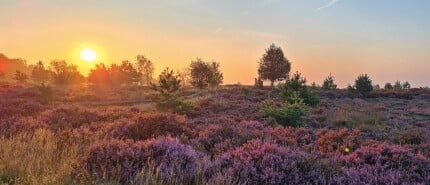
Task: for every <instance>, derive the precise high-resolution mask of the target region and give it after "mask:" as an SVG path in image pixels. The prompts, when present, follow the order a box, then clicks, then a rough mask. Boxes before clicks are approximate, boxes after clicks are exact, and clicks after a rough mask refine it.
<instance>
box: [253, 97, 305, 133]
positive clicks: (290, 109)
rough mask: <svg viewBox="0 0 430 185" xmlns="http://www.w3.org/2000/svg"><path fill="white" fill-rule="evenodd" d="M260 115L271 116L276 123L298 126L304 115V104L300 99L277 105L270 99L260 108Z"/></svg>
mask: <svg viewBox="0 0 430 185" xmlns="http://www.w3.org/2000/svg"><path fill="white" fill-rule="evenodd" d="M260 115H261V116H263V117H269V118H271V119H272V121H273V122H274V123H276V124H280V125H283V126H290V127H299V126H301V124H302V122H303V116H304V115H305V105H304V104H303V102H302V101H299V102H294V103H288V102H286V103H284V104H282V106H281V107H278V106H276V105H275V104H274V103H273V102H272V101H265V102H263V105H262V107H261V108H260Z"/></svg>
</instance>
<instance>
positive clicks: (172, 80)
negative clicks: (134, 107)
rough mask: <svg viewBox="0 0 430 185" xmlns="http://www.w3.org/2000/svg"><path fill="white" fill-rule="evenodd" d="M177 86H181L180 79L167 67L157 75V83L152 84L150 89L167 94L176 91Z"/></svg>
mask: <svg viewBox="0 0 430 185" xmlns="http://www.w3.org/2000/svg"><path fill="white" fill-rule="evenodd" d="M179 88H181V80H180V79H179V77H178V75H176V74H175V73H174V72H173V70H170V69H169V68H166V69H164V71H163V72H162V73H161V74H160V75H159V76H158V84H152V89H154V90H156V91H158V92H160V94H163V95H169V96H170V95H171V94H173V93H175V92H176V91H178V90H179Z"/></svg>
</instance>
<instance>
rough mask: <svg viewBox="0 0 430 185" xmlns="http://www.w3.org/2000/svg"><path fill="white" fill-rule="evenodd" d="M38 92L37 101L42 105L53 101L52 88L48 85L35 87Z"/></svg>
mask: <svg viewBox="0 0 430 185" xmlns="http://www.w3.org/2000/svg"><path fill="white" fill-rule="evenodd" d="M36 88H37V90H38V91H39V100H40V102H41V103H43V104H48V103H50V102H52V101H53V100H54V92H53V90H52V87H51V86H49V85H45V83H43V82H42V83H41V84H40V85H37V86H36Z"/></svg>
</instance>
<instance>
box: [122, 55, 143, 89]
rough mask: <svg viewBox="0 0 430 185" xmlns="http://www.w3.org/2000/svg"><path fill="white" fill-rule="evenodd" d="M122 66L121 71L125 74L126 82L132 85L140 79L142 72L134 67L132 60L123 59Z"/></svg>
mask: <svg viewBox="0 0 430 185" xmlns="http://www.w3.org/2000/svg"><path fill="white" fill-rule="evenodd" d="M120 68H121V72H122V73H123V74H124V75H123V76H124V83H126V84H129V85H130V84H133V83H135V82H139V81H140V78H141V74H140V73H139V72H138V71H137V69H135V68H134V66H133V64H132V63H131V62H130V61H128V60H125V61H122V64H121V66H120Z"/></svg>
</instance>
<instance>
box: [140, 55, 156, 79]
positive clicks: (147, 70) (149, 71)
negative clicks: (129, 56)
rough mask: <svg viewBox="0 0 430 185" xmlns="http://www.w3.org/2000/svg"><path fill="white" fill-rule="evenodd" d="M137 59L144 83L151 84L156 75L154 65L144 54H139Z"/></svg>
mask: <svg viewBox="0 0 430 185" xmlns="http://www.w3.org/2000/svg"><path fill="white" fill-rule="evenodd" d="M136 61H137V63H136V65H137V71H138V72H139V73H140V74H141V75H142V78H141V80H142V81H141V82H142V84H146V85H149V84H151V82H152V80H153V75H154V65H153V64H152V62H151V60H149V59H147V58H146V57H145V56H143V55H138V56H137V57H136Z"/></svg>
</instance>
